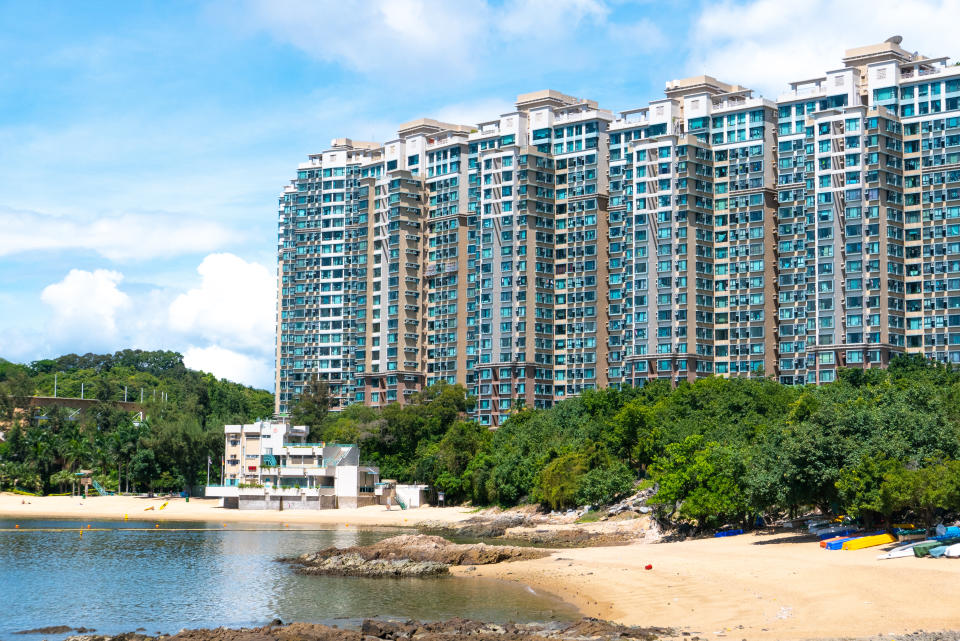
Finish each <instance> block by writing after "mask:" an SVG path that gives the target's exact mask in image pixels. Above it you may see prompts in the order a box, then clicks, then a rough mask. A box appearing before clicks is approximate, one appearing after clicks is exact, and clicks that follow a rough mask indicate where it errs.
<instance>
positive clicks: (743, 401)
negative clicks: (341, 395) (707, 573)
mask: <svg viewBox="0 0 960 641" xmlns="http://www.w3.org/2000/svg"><path fill="white" fill-rule="evenodd" d="M958 401H960V372H958V371H953V370H950V369H948V368H946V367H944V366H942V365H937V364H935V363H932V362H929V361H927V360H925V359H923V358H921V357H901V358H899V359H895V360H894V362H893V363H892V364H891V366H890V368H889V369H888V370H867V371H862V370H844V371H842V372H841V374H840V377H839V380H838V381H837V382H835V383H832V384H829V385H824V386H820V387H815V386H807V387H788V386H783V385H780V384H778V383H776V382H774V381H771V380H767V379H763V378H752V379H722V378H707V379H703V380H700V381H697V382H696V383H694V384H688V383H681V384H680V385H678V386H677V387H676V388H671V387H670V385H669V384H668V383H667V382H665V381H656V382H651V383H649V384H647V385H646V386H644V387H642V388H628V389H623V390H599V391H588V392H586V393H584V394H583V395H582V396H580V397H577V398H571V399H568V400H565V401H563V402H561V403H558V404H556V405H555V406H554V407H552V408H550V409H545V410H543V409H522V410H518V411H516V412H514V413H513V414H512V415H511V417H510V419H509V420H508V421H507V422H506V423H505V424H504V425H503V426H502V427H500V428H499V429H498V430H496V431H493V432H490V431H488V430H486V429H484V428H482V427H480V426H477V425H476V424H474V423H472V422H469V421H468V418H467V414H466V413H465V412H466V410H467V409H468V408H470V407H472V404H473V399H470V398H467V397H466V395H465V391H464V390H463V389H462V388H460V387H459V386H448V385H439V386H435V387H433V388H430V389H428V390H426V391H425V392H424V393H422V394H420V395H418V396H416V397H414V399H413V403H412V404H409V405H407V406H404V407H400V406H399V405H391V406H388V407H386V408H385V409H383V410H382V411H380V410H375V409H371V408H367V407H358V406H351V407H349V408H347V409H346V411H344V412H341V413H330V414H327V415H326V416H324V417H323V418H322V420H320V422H319V424H318V425H316V426H312V427H314V429H315V430H316V433H317V434H319V435H320V436H321V437H322V438H323V439H325V440H334V441H350V442H358V443H359V444H360V445H361V451H362V452H363V455H364V457H365V458H367V459H369V460H370V461H371V462H374V463H376V464H379V465H380V466H381V468H382V472H383V476H384V477H394V478H397V479H398V480H400V481H406V482H414V481H416V482H425V483H429V484H431V485H434V486H435V487H437V488H439V489H443V490H445V491H446V493H447V499H448V500H450V501H456V500H470V501H472V502H474V503H475V504H478V505H487V504H500V505H504V506H508V505H515V504H518V503H523V502H541V503H544V504H546V505H549V506H550V507H553V508H558V509H559V508H565V507H570V506H574V505H584V504H598V503H604V502H609V501H611V500H613V499H615V498H616V497H618V496H622V495H624V494H626V493H628V492H629V491H630V490H631V489H632V487H633V485H634V483H635V481H636V480H637V479H640V478H647V479H649V480H650V481H652V482H654V483H656V484H657V487H658V491H657V493H656V495H655V496H654V497H653V498H652V499H651V501H650V502H651V504H652V505H654V506H656V507H657V509H658V511H659V513H660V515H661V516H662V517H663V518H667V519H670V520H673V521H677V522H682V523H690V524H692V525H695V526H697V527H715V526H719V525H721V524H724V523H748V522H750V521H752V520H753V517H754V516H755V515H758V514H763V515H768V516H773V515H785V514H790V513H797V512H799V511H800V510H804V509H809V508H821V509H823V510H828V511H833V512H842V513H848V514H853V515H856V516H860V517H862V518H863V519H864V520H865V521H868V522H870V521H877V520H880V519H885V520H889V519H890V518H893V517H894V516H901V517H905V516H907V515H908V514H909V515H912V518H917V519H926V520H931V519H933V518H934V516H935V515H936V514H937V512H938V511H954V512H956V511H960V463H958V462H957V459H958V458H960V403H958Z"/></svg>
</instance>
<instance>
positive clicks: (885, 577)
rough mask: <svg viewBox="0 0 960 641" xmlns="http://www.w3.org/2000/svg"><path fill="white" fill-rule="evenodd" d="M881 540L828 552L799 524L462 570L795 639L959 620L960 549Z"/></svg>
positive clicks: (605, 606)
mask: <svg viewBox="0 0 960 641" xmlns="http://www.w3.org/2000/svg"><path fill="white" fill-rule="evenodd" d="M881 549H882V548H874V549H867V550H859V551H853V552H850V551H826V550H823V549H821V548H820V547H819V546H818V545H817V543H816V542H811V541H809V540H804V541H802V542H798V541H797V537H796V535H790V534H778V535H753V534H747V535H744V536H738V537H729V538H720V539H702V540H694V541H686V542H681V543H664V544H633V545H628V546H621V547H601V548H579V549H566V550H562V551H558V552H555V553H554V554H553V555H551V556H550V557H547V558H544V559H538V560H534V561H520V562H516V563H508V564H500V565H488V566H478V567H477V569H476V570H469V571H467V572H468V573H469V574H471V575H476V576H487V577H496V578H502V579H511V580H515V581H522V582H524V583H526V584H527V585H529V586H531V587H532V588H533V589H535V590H540V589H542V590H546V591H548V592H552V593H554V594H556V595H559V596H561V597H562V598H564V599H565V600H567V601H570V602H571V603H573V604H574V605H576V606H577V607H578V608H579V609H580V610H581V611H582V612H583V613H584V614H586V615H589V616H594V617H598V618H601V619H608V620H612V621H616V622H619V623H625V624H629V625H644V626H664V627H677V628H679V629H680V630H681V631H687V632H690V633H691V634H692V635H700V636H706V637H707V638H716V637H718V636H720V635H723V636H725V637H728V638H734V639H751V640H752V639H784V640H790V639H813V638H825V637H865V636H870V635H877V634H890V633H896V634H902V633H905V632H912V631H916V630H921V629H922V630H928V631H932V630H958V629H960V589H958V585H960V560H952V559H930V558H926V559H917V558H913V557H910V558H904V559H894V560H888V561H877V560H876V556H877V554H878V553H879V552H880V551H881ZM647 565H652V566H653V567H652V569H650V570H646V569H645V566H647ZM454 572H455V573H456V574H463V573H465V569H464V568H455V569H454Z"/></svg>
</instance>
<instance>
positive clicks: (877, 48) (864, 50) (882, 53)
mask: <svg viewBox="0 0 960 641" xmlns="http://www.w3.org/2000/svg"><path fill="white" fill-rule="evenodd" d="M902 42H903V37H902V36H892V37H890V38H887V39H886V40H884V41H883V42H880V43H878V44H872V45H866V46H863V47H854V48H852V49H847V50H846V52H845V53H844V56H843V64H844V65H846V66H847V67H862V66H863V65H867V64H871V63H874V62H883V61H886V60H899V61H901V62H911V61H915V60H922V59H924V57H925V56H921V55H920V54H919V53H916V52H914V53H910V52H909V51H907V50H906V49H904V48H903V47H901V46H900V44H901V43H902Z"/></svg>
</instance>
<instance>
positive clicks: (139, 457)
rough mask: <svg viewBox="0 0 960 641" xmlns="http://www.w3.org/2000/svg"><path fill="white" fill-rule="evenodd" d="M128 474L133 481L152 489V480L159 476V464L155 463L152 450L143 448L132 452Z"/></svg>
mask: <svg viewBox="0 0 960 641" xmlns="http://www.w3.org/2000/svg"><path fill="white" fill-rule="evenodd" d="M130 474H131V476H132V477H133V482H134V483H136V484H137V485H139V486H141V487H147V488H150V490H151V491H152V490H153V483H154V480H155V479H156V478H157V477H158V476H160V466H158V465H157V457H156V455H155V454H154V453H153V450H151V449H147V448H143V449H141V450H139V451H137V453H136V454H134V456H133V461H131V463H130Z"/></svg>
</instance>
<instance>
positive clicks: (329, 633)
mask: <svg viewBox="0 0 960 641" xmlns="http://www.w3.org/2000/svg"><path fill="white" fill-rule="evenodd" d="M672 633H673V631H672V630H669V629H665V628H639V627H629V626H622V625H617V624H615V623H608V622H606V621H600V620H598V619H581V620H580V621H577V622H575V623H571V624H568V625H561V626H558V625H555V624H553V625H551V624H536V623H534V624H524V625H521V624H514V623H507V624H504V625H497V624H491V623H480V622H477V621H469V620H465V619H451V620H450V621H441V622H435V623H419V622H416V621H405V622H395V621H377V620H370V619H368V620H365V621H364V622H363V624H362V625H361V628H360V630H342V629H340V628H334V627H330V626H326V625H320V624H314V623H292V624H290V625H287V626H272V625H271V626H264V627H262V628H243V629H239V630H233V629H227V628H216V629H212V630H210V629H208V630H182V631H181V632H179V633H177V634H175V635H173V636H163V635H162V636H160V637H151V636H147V635H144V634H137V633H129V632H128V633H125V634H119V635H116V636H104V635H85V636H72V637H67V639H65V641H155V640H156V639H160V638H162V639H163V640H164V641H174V640H175V641H400V640H404V639H411V640H413V639H415V640H416V641H457V640H459V639H464V638H470V639H472V640H473V641H584V640H586V639H591V640H593V641H614V640H620V641H629V640H631V639H637V640H638V641H653V640H655V639H658V638H660V637H661V636H669V635H671V634H672Z"/></svg>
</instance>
